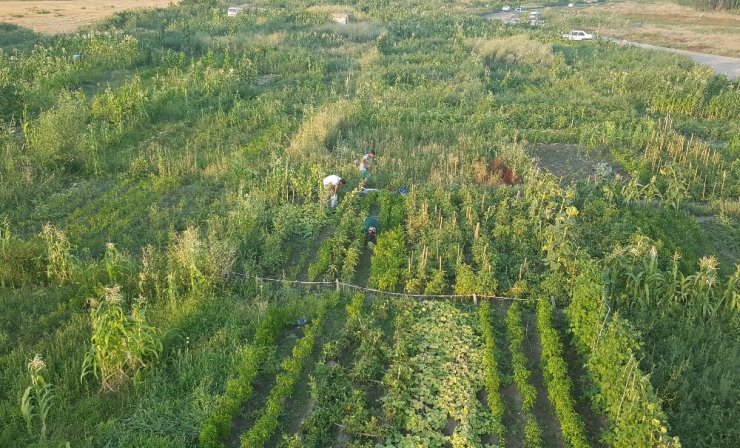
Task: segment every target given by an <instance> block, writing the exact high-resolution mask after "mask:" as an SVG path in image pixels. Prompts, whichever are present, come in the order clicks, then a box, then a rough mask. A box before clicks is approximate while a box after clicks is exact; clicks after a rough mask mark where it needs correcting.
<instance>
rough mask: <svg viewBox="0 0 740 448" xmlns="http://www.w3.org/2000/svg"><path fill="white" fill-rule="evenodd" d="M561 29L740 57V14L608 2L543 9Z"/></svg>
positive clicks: (670, 6)
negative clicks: (582, 30) (573, 29)
mask: <svg viewBox="0 0 740 448" xmlns="http://www.w3.org/2000/svg"><path fill="white" fill-rule="evenodd" d="M545 11H546V13H545V14H546V15H545V17H546V18H547V19H552V20H553V22H554V23H555V24H562V27H563V29H569V28H576V29H585V30H588V31H590V32H595V33H598V34H599V35H606V36H609V37H614V38H622V39H626V40H629V41H634V42H641V43H646V44H652V45H658V46H662V47H668V48H678V49H682V50H689V51H696V52H700V53H710V54H717V55H723V56H733V57H740V14H738V13H735V12H727V11H704V10H699V9H696V8H692V7H689V6H682V5H677V4H674V3H666V2H650V1H648V2H635V1H623V2H614V3H612V2H610V3H607V4H598V5H594V6H584V7H576V8H546V9H545Z"/></svg>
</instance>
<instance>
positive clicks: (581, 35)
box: [563, 30, 594, 40]
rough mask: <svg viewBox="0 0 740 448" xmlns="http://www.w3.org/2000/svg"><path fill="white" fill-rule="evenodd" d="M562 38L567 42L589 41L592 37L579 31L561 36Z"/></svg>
mask: <svg viewBox="0 0 740 448" xmlns="http://www.w3.org/2000/svg"><path fill="white" fill-rule="evenodd" d="M563 38H565V39H568V40H591V39H593V38H594V35H593V34H591V33H587V32H585V31H581V30H573V31H571V32H570V33H566V34H563Z"/></svg>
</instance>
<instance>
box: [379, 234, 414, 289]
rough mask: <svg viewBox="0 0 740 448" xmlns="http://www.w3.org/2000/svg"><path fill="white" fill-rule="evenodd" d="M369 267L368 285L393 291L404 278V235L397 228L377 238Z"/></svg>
mask: <svg viewBox="0 0 740 448" xmlns="http://www.w3.org/2000/svg"><path fill="white" fill-rule="evenodd" d="M371 263H372V264H371V265H370V285H372V286H374V287H377V288H379V289H382V290H385V291H394V290H395V289H396V288H397V287H398V286H400V285H402V284H403V280H404V278H405V277H406V270H405V269H404V265H405V264H406V233H405V232H404V230H403V227H401V226H398V227H394V228H392V229H389V230H387V231H384V232H383V233H381V234H380V235H378V238H377V244H376V245H375V249H374V250H373V256H372V260H371Z"/></svg>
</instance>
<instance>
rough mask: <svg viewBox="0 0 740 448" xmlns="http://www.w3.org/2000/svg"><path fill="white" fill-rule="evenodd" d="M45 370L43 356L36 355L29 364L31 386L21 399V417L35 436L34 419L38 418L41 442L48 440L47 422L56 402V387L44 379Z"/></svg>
mask: <svg viewBox="0 0 740 448" xmlns="http://www.w3.org/2000/svg"><path fill="white" fill-rule="evenodd" d="M45 369H46V363H44V360H43V359H41V355H39V354H36V356H34V357H33V359H32V360H31V362H29V363H28V374H29V375H30V377H31V385H30V386H28V387H27V388H26V390H25V391H24V392H23V397H22V398H21V415H23V419H24V420H25V421H26V429H27V430H28V434H29V435H33V432H34V431H33V430H34V426H35V425H34V423H33V422H34V420H35V418H34V417H38V420H39V424H40V434H41V440H46V430H47V427H46V422H47V419H48V417H49V411H50V410H51V407H52V402H53V400H54V386H53V385H52V384H51V383H48V382H46V380H45V379H44V376H43V371H44V370H45Z"/></svg>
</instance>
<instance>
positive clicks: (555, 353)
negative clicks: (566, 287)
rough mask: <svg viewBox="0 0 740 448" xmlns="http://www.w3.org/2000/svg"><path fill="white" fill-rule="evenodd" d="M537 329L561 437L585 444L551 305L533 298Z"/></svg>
mask: <svg viewBox="0 0 740 448" xmlns="http://www.w3.org/2000/svg"><path fill="white" fill-rule="evenodd" d="M537 329H538V330H539V332H540V340H541V343H542V355H541V356H542V359H541V362H542V372H543V374H544V376H545V382H546V383H547V393H548V396H549V397H550V401H551V402H552V404H553V407H554V408H555V414H556V415H557V417H558V421H559V422H560V428H561V430H562V433H563V439H564V440H565V441H566V442H567V443H568V444H569V445H570V446H572V447H574V448H580V447H583V448H588V447H589V444H588V441H587V440H586V434H585V427H584V424H583V420H581V418H580V417H579V416H578V414H577V413H576V411H575V409H574V401H573V396H572V395H571V390H572V385H573V383H572V381H571V379H570V377H569V376H568V368H567V366H566V364H565V360H564V359H563V344H562V342H561V341H560V337H559V336H558V333H557V331H556V330H555V329H554V328H553V326H552V306H551V305H550V302H548V301H547V300H539V301H538V302H537Z"/></svg>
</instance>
